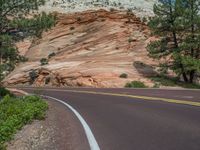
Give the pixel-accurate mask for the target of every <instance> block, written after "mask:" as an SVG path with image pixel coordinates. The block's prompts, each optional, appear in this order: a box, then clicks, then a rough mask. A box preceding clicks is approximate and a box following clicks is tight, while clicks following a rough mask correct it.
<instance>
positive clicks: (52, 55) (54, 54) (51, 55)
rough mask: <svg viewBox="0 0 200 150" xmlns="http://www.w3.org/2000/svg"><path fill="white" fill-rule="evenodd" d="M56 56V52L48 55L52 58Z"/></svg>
mask: <svg viewBox="0 0 200 150" xmlns="http://www.w3.org/2000/svg"><path fill="white" fill-rule="evenodd" d="M54 56H56V53H54V52H53V53H50V54H49V55H48V58H49V59H50V58H52V57H54Z"/></svg>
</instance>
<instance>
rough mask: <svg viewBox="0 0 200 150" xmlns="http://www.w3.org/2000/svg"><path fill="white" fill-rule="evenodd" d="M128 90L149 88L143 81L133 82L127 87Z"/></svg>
mask: <svg viewBox="0 0 200 150" xmlns="http://www.w3.org/2000/svg"><path fill="white" fill-rule="evenodd" d="M125 87H127V88H147V86H146V85H145V84H144V83H143V82H141V81H132V82H130V83H127V84H126V85H125Z"/></svg>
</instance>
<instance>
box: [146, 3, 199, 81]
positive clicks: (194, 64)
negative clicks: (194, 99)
mask: <svg viewBox="0 0 200 150" xmlns="http://www.w3.org/2000/svg"><path fill="white" fill-rule="evenodd" d="M199 4H200V3H199V0H176V1H172V0H163V1H162V3H159V4H156V5H154V13H155V17H153V18H152V20H150V22H149V26H150V28H151V29H152V31H153V33H154V34H155V35H157V36H159V40H157V41H153V42H151V43H150V44H149V45H148V47H147V49H148V51H149V54H150V56H151V57H154V58H158V59H161V58H166V59H167V60H168V61H167V62H165V63H163V64H161V67H162V69H163V70H165V71H166V70H167V69H172V70H173V71H174V72H175V73H176V74H177V75H178V76H181V75H182V77H183V79H184V81H185V82H191V83H192V82H193V81H194V76H195V74H196V73H199V71H200V61H199V48H200V46H199V44H200V43H199V42H200V32H199V31H200V29H199V28H200V24H199V23H200V14H199V13H200V12H199V8H200V5H199Z"/></svg>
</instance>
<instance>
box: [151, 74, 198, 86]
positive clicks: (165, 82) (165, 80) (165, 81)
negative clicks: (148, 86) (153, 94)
mask: <svg viewBox="0 0 200 150" xmlns="http://www.w3.org/2000/svg"><path fill="white" fill-rule="evenodd" d="M150 79H151V80H152V81H153V82H154V83H155V85H154V87H153V88H159V87H160V86H169V87H182V88H190V89H200V85H199V84H195V83H185V82H183V81H179V79H177V78H176V77H167V76H155V77H151V78H150Z"/></svg>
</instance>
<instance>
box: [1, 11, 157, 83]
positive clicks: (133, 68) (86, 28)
mask: <svg viewBox="0 0 200 150" xmlns="http://www.w3.org/2000/svg"><path fill="white" fill-rule="evenodd" d="M149 35H150V33H149V30H148V28H147V26H146V25H145V24H143V23H141V22H140V19H138V18H137V17H136V16H134V15H133V16H131V17H129V16H127V14H126V13H125V12H121V11H113V12H110V11H106V10H97V11H85V12H80V13H72V14H58V24H57V25H56V26H55V27H54V28H53V29H52V30H50V31H48V32H47V33H44V34H43V36H42V39H39V40H35V41H34V43H32V44H31V46H30V48H29V49H28V51H27V52H24V49H25V48H26V47H27V45H28V44H27V41H25V42H24V44H23V42H22V43H21V44H18V46H19V49H20V50H23V53H25V56H26V57H28V58H29V61H28V62H26V63H24V64H20V65H19V66H18V67H17V68H16V69H15V70H14V72H12V73H11V74H10V75H9V76H8V77H7V78H6V79H5V80H4V83H5V84H6V85H17V84H29V83H30V77H29V72H30V71H31V70H35V72H36V73H37V78H36V80H35V82H34V85H45V84H47V85H52V86H90V87H124V85H125V84H126V83H127V82H129V81H133V80H140V81H143V82H145V83H146V84H148V85H152V83H151V81H150V80H149V79H148V78H146V77H147V76H151V75H154V74H155V72H154V71H153V68H152V67H150V66H151V65H155V64H156V62H154V61H153V60H151V59H150V58H149V57H148V56H147V51H146V49H145V47H146V45H147V43H148V42H149V41H150V40H151V38H150V36H149ZM52 53H55V56H53V57H51V58H50V59H49V64H48V65H45V66H41V65H40V59H41V58H48V55H49V54H52ZM123 73H126V74H128V78H126V79H124V78H120V77H119V76H120V75H121V74H123Z"/></svg>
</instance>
